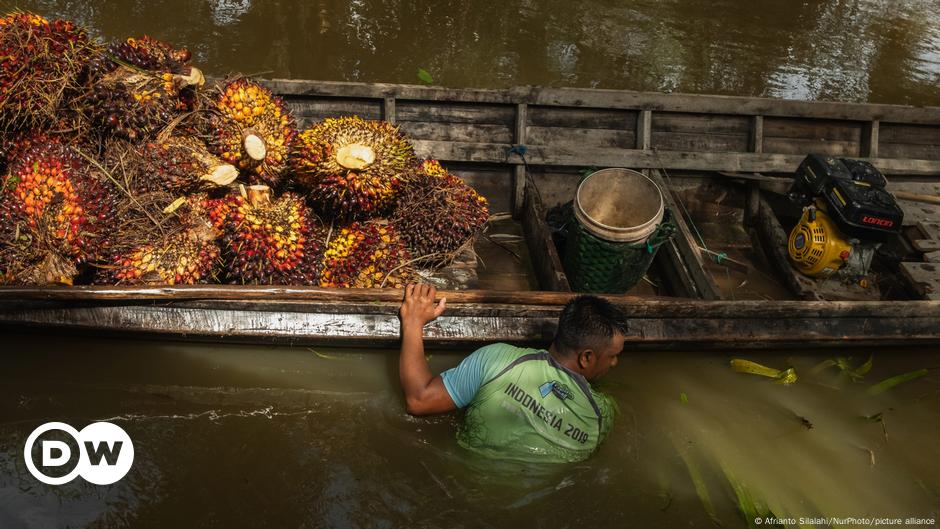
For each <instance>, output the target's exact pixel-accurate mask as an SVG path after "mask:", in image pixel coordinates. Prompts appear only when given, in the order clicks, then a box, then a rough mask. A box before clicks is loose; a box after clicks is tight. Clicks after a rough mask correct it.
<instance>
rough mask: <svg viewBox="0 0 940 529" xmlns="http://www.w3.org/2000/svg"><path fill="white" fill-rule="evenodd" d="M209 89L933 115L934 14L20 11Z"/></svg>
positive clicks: (456, 2)
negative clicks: (164, 49)
mask: <svg viewBox="0 0 940 529" xmlns="http://www.w3.org/2000/svg"><path fill="white" fill-rule="evenodd" d="M2 4H6V5H8V6H13V5H15V6H19V7H21V8H24V9H32V10H36V11H39V12H41V13H44V14H48V15H58V16H66V17H69V18H72V19H75V20H77V21H79V22H81V23H83V24H85V25H87V26H90V27H92V28H95V30H96V31H97V33H98V35H99V36H101V37H104V38H107V39H112V38H119V37H125V36H137V35H140V34H143V33H148V34H151V35H153V36H155V37H159V38H162V39H166V40H169V41H172V42H175V43H178V44H185V45H187V46H188V47H189V48H190V49H191V50H192V51H193V52H194V56H195V61H196V62H197V64H199V65H200V66H203V67H204V69H205V70H206V71H207V72H209V73H212V74H216V75H222V74H225V73H228V72H243V73H248V74H253V73H264V74H265V75H269V76H274V77H289V78H298V79H319V80H346V81H364V82H392V83H421V82H422V81H421V80H419V78H418V68H422V69H424V70H426V71H427V72H428V73H429V74H430V76H431V79H432V81H433V82H434V83H435V84H440V85H445V86H452V87H505V86H513V85H526V84H532V85H546V86H577V87H598V88H614V89H631V90H655V91H677V92H692V93H715V94H732V95H745V96H769V97H780V98H788V99H824V100H839V101H860V102H865V101H871V102H879V103H903V104H915V105H940V88H938V85H940V2H937V1H936V0H803V1H800V0H792V1H786V0H628V1H622V0H621V1H616V0H582V1H577V2H571V1H567V0H540V1H536V0H503V1H500V2H492V1H467V0H368V1H367V0H109V1H107V2H87V1H85V0H22V1H18V2H11V1H10V0H4V1H3V2H2Z"/></svg>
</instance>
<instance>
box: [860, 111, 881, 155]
mask: <svg viewBox="0 0 940 529" xmlns="http://www.w3.org/2000/svg"><path fill="white" fill-rule="evenodd" d="M880 130H881V122H880V121H878V120H877V119H874V120H872V121H870V122H868V123H866V124H865V126H864V127H862V146H861V149H860V151H861V152H859V156H862V157H863V158H877V157H878V142H879V139H878V136H879V133H880Z"/></svg>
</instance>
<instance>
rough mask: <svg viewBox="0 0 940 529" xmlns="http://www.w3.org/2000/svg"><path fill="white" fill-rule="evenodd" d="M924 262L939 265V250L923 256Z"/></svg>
mask: <svg viewBox="0 0 940 529" xmlns="http://www.w3.org/2000/svg"><path fill="white" fill-rule="evenodd" d="M924 261H926V262H928V263H938V264H940V249H938V250H934V251H932V252H928V253H925V254H924Z"/></svg>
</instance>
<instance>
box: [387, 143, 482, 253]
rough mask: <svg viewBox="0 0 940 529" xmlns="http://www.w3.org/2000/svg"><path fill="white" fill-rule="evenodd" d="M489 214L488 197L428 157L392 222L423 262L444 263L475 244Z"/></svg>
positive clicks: (407, 188) (408, 188)
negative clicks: (461, 250) (466, 246)
mask: <svg viewBox="0 0 940 529" xmlns="http://www.w3.org/2000/svg"><path fill="white" fill-rule="evenodd" d="M488 218H489V211H488V209H487V203H486V199H485V198H483V196H481V195H480V194H479V193H477V192H476V191H475V190H474V189H473V188H472V187H470V186H469V185H467V184H466V183H465V182H464V181H463V180H461V179H460V178H459V177H457V176H456V175H454V174H453V173H450V172H448V171H447V170H446V169H444V167H442V166H441V164H440V162H438V161H437V160H425V161H424V162H423V163H422V164H421V166H420V168H419V169H418V171H417V173H416V176H415V179H414V181H413V182H410V183H409V184H408V185H407V186H406V187H405V189H404V191H403V192H402V196H401V199H400V200H399V203H398V208H397V209H396V210H395V213H394V214H393V215H392V218H391V222H392V224H393V225H394V226H395V227H396V228H397V229H398V231H399V233H401V234H402V237H403V238H404V239H405V242H406V243H407V245H408V249H409V250H410V251H411V253H412V254H414V256H415V257H416V258H419V259H421V260H422V262H423V263H424V264H429V265H433V266H445V265H447V264H448V263H449V262H450V261H452V260H453V258H454V257H456V254H457V253H459V250H460V249H462V248H463V247H464V246H465V245H468V244H473V241H474V240H475V239H476V237H477V236H478V235H479V234H480V233H481V232H482V231H483V227H484V226H485V225H486V221H487V219H488Z"/></svg>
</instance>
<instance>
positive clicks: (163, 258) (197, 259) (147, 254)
mask: <svg viewBox="0 0 940 529" xmlns="http://www.w3.org/2000/svg"><path fill="white" fill-rule="evenodd" d="M217 237H218V232H217V230H216V229H215V228H213V227H212V226H211V225H209V224H206V223H203V224H201V225H198V226H193V227H190V228H188V229H185V230H182V231H176V232H172V233H167V234H165V235H164V236H163V237H161V238H160V239H159V240H158V241H157V242H155V243H145V244H142V245H140V246H138V247H136V248H132V249H131V250H130V251H128V252H126V253H123V254H119V255H115V256H114V257H113V258H112V263H113V264H112V266H110V267H108V275H109V277H110V278H111V281H112V282H114V283H117V284H130V285H135V284H167V285H193V284H197V283H207V282H210V281H214V280H215V278H216V275H217V274H218V271H219V268H220V265H221V259H220V258H219V255H220V249H219V245H218V243H217V242H216V238H217Z"/></svg>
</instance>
